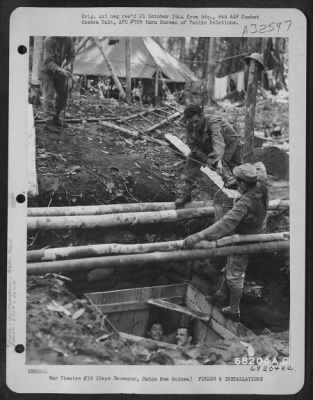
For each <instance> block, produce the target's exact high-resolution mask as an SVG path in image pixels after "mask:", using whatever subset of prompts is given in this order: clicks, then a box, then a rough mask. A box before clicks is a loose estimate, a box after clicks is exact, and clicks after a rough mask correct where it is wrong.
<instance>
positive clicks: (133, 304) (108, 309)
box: [98, 296, 184, 314]
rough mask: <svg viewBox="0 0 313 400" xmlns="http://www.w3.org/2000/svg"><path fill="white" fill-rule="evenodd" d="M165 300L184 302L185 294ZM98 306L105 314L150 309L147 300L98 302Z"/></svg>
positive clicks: (177, 302)
mask: <svg viewBox="0 0 313 400" xmlns="http://www.w3.org/2000/svg"><path fill="white" fill-rule="evenodd" d="M164 300H166V301H170V302H172V303H175V304H184V297H183V296H176V297H165V298H164ZM98 308H99V309H100V310H101V311H102V312H103V314H110V313H116V312H123V311H140V310H148V309H149V308H150V306H149V304H148V303H147V301H126V302H119V303H109V304H98Z"/></svg>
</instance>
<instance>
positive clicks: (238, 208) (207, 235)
mask: <svg viewBox="0 0 313 400" xmlns="http://www.w3.org/2000/svg"><path fill="white" fill-rule="evenodd" d="M248 209H249V208H248V204H247V202H246V201H245V200H244V199H242V200H241V199H240V200H238V201H237V203H236V204H235V205H234V207H233V208H232V209H231V210H230V211H228V212H227V213H226V214H225V215H224V217H223V218H221V219H220V220H219V221H217V222H215V224H213V225H211V226H210V227H209V228H206V229H204V230H203V231H200V232H198V233H197V235H198V236H199V240H217V239H220V238H221V237H224V236H228V235H230V234H231V233H233V232H234V231H235V229H236V228H237V226H238V225H239V223H240V222H241V221H242V220H243V218H244V217H245V216H246V215H247V213H248Z"/></svg>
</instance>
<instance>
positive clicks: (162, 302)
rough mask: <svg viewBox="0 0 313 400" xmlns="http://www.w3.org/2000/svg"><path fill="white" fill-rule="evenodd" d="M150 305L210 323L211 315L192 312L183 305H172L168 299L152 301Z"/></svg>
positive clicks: (149, 301)
mask: <svg viewBox="0 0 313 400" xmlns="http://www.w3.org/2000/svg"><path fill="white" fill-rule="evenodd" d="M148 303H149V304H151V305H153V306H155V307H160V308H165V309H166V310H170V311H176V312H179V313H182V314H185V315H189V316H190V317H192V318H197V319H200V320H201V321H206V322H208V321H210V318H211V317H210V315H208V314H206V313H203V312H201V311H196V310H190V309H189V308H187V307H183V306H181V305H178V304H175V303H171V302H170V301H168V300H167V299H150V300H148Z"/></svg>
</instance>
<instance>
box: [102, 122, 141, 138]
mask: <svg viewBox="0 0 313 400" xmlns="http://www.w3.org/2000/svg"><path fill="white" fill-rule="evenodd" d="M99 124H100V125H102V126H105V127H106V128H111V129H115V130H116V131H120V132H123V133H127V135H130V136H133V137H136V138H138V137H139V132H137V131H130V130H129V129H126V128H122V127H121V126H118V125H115V124H110V123H109V122H106V121H99Z"/></svg>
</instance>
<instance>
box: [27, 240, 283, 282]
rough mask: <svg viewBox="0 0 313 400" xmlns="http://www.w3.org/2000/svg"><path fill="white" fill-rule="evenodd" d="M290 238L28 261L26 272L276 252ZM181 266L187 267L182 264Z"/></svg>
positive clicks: (65, 270)
mask: <svg viewBox="0 0 313 400" xmlns="http://www.w3.org/2000/svg"><path fill="white" fill-rule="evenodd" d="M289 245H290V244H289V241H276V242H273V243H271V242H269V243H258V244H248V245H242V246H229V247H221V248H213V249H194V250H176V251H169V252H155V253H148V254H147V253H145V254H130V255H129V254H127V255H122V256H107V257H94V258H82V259H77V260H62V261H48V262H38V263H31V264H27V273H28V274H39V275H44V274H46V273H53V272H62V273H69V272H76V271H88V270H91V269H95V268H119V267H124V266H131V265H136V266H138V265H144V264H151V263H152V264H156V263H168V262H171V261H181V262H182V263H183V262H185V261H188V260H200V259H207V258H210V257H224V256H229V255H239V254H247V255H249V254H257V253H270V254H271V253H274V252H275V253H276V252H281V251H289ZM181 267H182V268H186V266H185V265H184V264H181Z"/></svg>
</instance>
